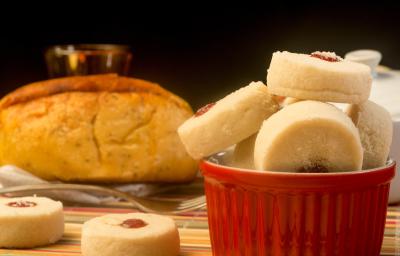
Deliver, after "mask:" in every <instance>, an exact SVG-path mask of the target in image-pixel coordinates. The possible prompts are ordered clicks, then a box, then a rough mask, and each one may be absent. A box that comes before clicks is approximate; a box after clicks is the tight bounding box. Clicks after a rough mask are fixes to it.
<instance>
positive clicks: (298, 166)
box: [254, 101, 363, 172]
mask: <svg viewBox="0 0 400 256" xmlns="http://www.w3.org/2000/svg"><path fill="white" fill-rule="evenodd" d="M362 159H363V150H362V146H361V141H360V137H359V134H358V131H357V128H356V127H355V125H354V124H353V122H352V121H351V119H350V118H349V117H348V116H347V115H346V114H345V113H343V111H341V110H339V109H338V108H336V107H335V106H333V105H331V104H328V103H322V102H317V101H301V102H297V103H293V104H291V105H289V106H287V107H285V108H283V109H282V110H280V111H279V112H277V113H275V114H274V115H272V116H271V117H270V118H268V119H267V120H266V121H265V122H264V123H263V125H262V127H261V130H260V131H259V133H258V135H257V138H256V143H255V149H254V162H255V167H256V169H259V170H266V171H279V172H344V171H356V170H361V166H362Z"/></svg>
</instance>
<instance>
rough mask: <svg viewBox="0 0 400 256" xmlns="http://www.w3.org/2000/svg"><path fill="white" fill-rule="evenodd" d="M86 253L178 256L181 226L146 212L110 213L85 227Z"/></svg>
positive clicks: (84, 245) (84, 250)
mask: <svg viewBox="0 0 400 256" xmlns="http://www.w3.org/2000/svg"><path fill="white" fill-rule="evenodd" d="M81 244H82V245H81V247H82V254H83V255H84V256H177V255H178V254H179V250H180V241H179V233H178V229H177V227H176V225H175V222H174V221H173V220H172V219H171V218H168V217H165V216H160V215H155V214H144V213H129V214H108V215H104V216H101V217H97V218H94V219H91V220H89V221H87V222H85V223H84V225H83V228H82V242H81Z"/></svg>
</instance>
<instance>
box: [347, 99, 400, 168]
mask: <svg viewBox="0 0 400 256" xmlns="http://www.w3.org/2000/svg"><path fill="white" fill-rule="evenodd" d="M346 113H347V114H348V115H349V116H350V117H351V119H352V120H353V122H354V124H355V125H356V126H357V128H358V132H359V134H360V139H361V144H362V146H363V149H364V160H363V169H371V168H376V167H381V166H383V165H385V163H386V160H387V158H388V156H389V151H390V145H391V143H392V136H393V123H392V118H391V116H390V113H389V112H388V111H387V110H386V109H384V108H383V107H381V106H379V105H378V104H376V103H374V102H372V101H366V102H364V103H362V104H360V105H349V106H348V108H347V109H346Z"/></svg>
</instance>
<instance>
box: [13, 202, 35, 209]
mask: <svg viewBox="0 0 400 256" xmlns="http://www.w3.org/2000/svg"><path fill="white" fill-rule="evenodd" d="M7 205H8V206H10V207H18V208H25V207H34V206H36V203H34V202H30V201H16V202H9V203H8V204H7Z"/></svg>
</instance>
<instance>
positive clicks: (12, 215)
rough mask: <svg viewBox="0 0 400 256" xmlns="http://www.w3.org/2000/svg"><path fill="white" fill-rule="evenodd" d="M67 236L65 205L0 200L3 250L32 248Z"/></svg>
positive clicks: (26, 199)
mask: <svg viewBox="0 0 400 256" xmlns="http://www.w3.org/2000/svg"><path fill="white" fill-rule="evenodd" d="M63 232H64V215H63V205H62V203H61V202H56V201H53V200H51V199H48V198H45V197H16V198H0V247H2V248H33V247H37V246H44V245H48V244H52V243H55V242H57V241H58V240H59V239H60V238H61V237H62V235H63Z"/></svg>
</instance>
